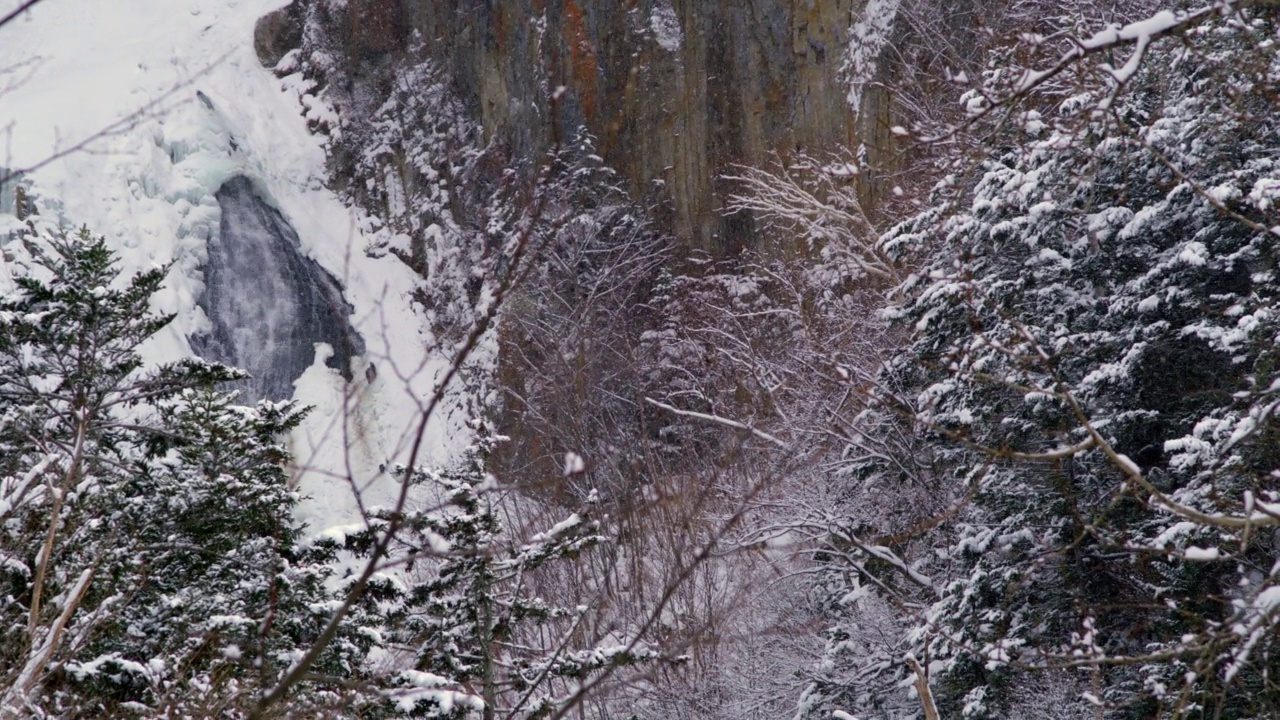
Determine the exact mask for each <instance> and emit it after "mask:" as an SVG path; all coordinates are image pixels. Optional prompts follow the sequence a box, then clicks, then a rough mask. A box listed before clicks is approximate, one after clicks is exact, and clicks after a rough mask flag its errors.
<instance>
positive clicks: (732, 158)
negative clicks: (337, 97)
mask: <svg viewBox="0 0 1280 720" xmlns="http://www.w3.org/2000/svg"><path fill="white" fill-rule="evenodd" d="M863 4H864V0H740V1H737V2H731V3H730V2H707V1H706V0H509V1H508V0H504V1H503V2H494V1H493V0H349V1H348V2H346V3H342V4H338V3H329V2H326V0H295V5H293V6H290V7H289V8H285V9H282V10H280V11H277V13H276V14H274V15H272V16H268V18H264V21H263V22H262V23H260V26H259V38H258V44H259V46H260V47H270V48H273V49H272V51H271V52H269V53H264V54H263V60H264V62H266V63H268V64H272V62H273V58H274V57H277V56H278V55H279V49H278V46H279V45H280V43H281V42H282V40H281V38H284V39H285V41H287V39H288V38H289V37H291V35H298V36H300V35H302V33H295V32H294V31H292V30H290V29H289V28H290V27H291V26H290V25H289V24H288V23H287V22H283V21H284V20H287V19H288V18H290V17H292V18H301V17H308V18H310V19H311V22H312V23H313V25H312V27H310V28H309V33H307V36H308V37H309V38H312V39H314V38H317V37H323V38H324V39H325V41H326V42H328V43H330V46H329V47H326V48H325V52H326V54H327V56H329V57H331V58H332V60H333V62H334V63H335V64H336V66H337V68H338V69H339V74H340V75H341V76H342V81H343V83H344V87H342V88H341V89H340V92H342V93H343V94H345V95H346V96H347V97H349V98H350V99H351V100H352V103H353V104H355V105H358V104H359V102H360V98H361V97H385V96H386V91H387V88H386V87H382V88H374V87H370V85H371V84H376V83H378V82H381V83H384V84H386V83H390V82H392V81H393V78H394V76H395V73H394V69H395V68H396V67H397V65H398V64H401V63H409V62H420V61H421V60H422V59H423V58H422V57H421V55H422V54H426V55H427V58H426V59H429V60H431V61H433V62H434V63H435V64H436V65H437V66H439V67H440V68H442V69H443V70H444V72H445V73H446V74H448V75H449V76H450V78H451V79H452V82H453V84H454V86H455V89H456V91H457V93H458V94H459V96H460V97H461V98H462V99H463V101H464V102H465V103H466V104H467V106H468V107H469V108H470V110H471V112H472V113H473V114H474V116H475V117H477V118H479V120H480V121H481V123H482V125H483V128H484V133H485V136H486V139H489V140H497V141H499V142H502V143H503V144H505V145H506V146H508V147H510V148H511V150H512V151H513V152H514V153H515V154H516V155H517V156H525V157H528V156H530V155H531V154H535V153H537V152H539V151H540V150H543V149H545V148H547V147H548V146H549V145H550V144H551V142H552V141H553V138H555V137H560V138H564V139H566V140H567V139H570V138H567V137H565V136H566V134H567V133H569V132H572V131H574V130H576V129H577V128H578V127H585V128H587V130H589V131H590V132H591V133H592V134H593V135H594V136H595V138H596V147H597V148H598V149H599V154H600V155H601V156H602V157H603V158H604V160H605V162H606V163H607V164H608V165H609V166H610V167H613V168H614V169H615V170H617V171H619V172H620V173H621V174H622V175H623V177H625V178H626V181H627V183H628V185H629V188H628V189H629V190H630V193H631V195H632V197H633V198H635V199H637V200H638V201H641V202H646V203H648V204H650V205H652V206H654V207H655V208H657V212H658V215H659V216H660V217H659V219H660V220H662V221H663V224H664V225H666V226H668V227H669V228H670V230H671V231H673V233H674V234H675V235H676V236H677V237H679V238H680V239H681V240H682V241H683V243H684V244H686V245H687V246H688V247H689V248H690V249H697V250H705V251H708V252H711V253H712V254H714V255H723V254H727V253H731V252H733V251H734V250H735V249H736V248H739V247H742V246H746V245H751V244H753V243H754V234H755V231H754V228H753V224H752V221H751V219H750V218H749V217H735V216H727V217H726V216H725V215H724V212H723V207H724V203H725V198H726V196H727V195H728V194H729V193H731V192H732V190H733V189H732V186H731V185H730V183H729V181H727V180H725V179H723V176H724V175H725V174H726V173H731V172H732V170H733V167H734V166H735V165H738V164H744V165H761V164H766V163H768V162H769V161H770V160H771V159H772V156H773V155H774V154H777V155H778V156H781V157H783V158H785V157H787V156H789V155H791V154H793V153H794V152H795V151H796V150H804V151H807V152H809V153H815V154H821V153H824V152H826V151H830V150H834V149H836V148H840V147H845V148H847V147H854V146H856V145H857V143H858V141H859V140H860V139H861V138H862V136H868V137H869V136H870V135H871V134H873V133H872V131H873V130H874V128H875V127H878V126H879V125H884V124H885V122H884V118H879V117H875V118H872V117H868V118H863V119H861V120H859V119H858V118H857V117H855V114H854V111H853V110H852V108H851V107H850V105H849V103H848V101H847V97H848V94H849V93H848V87H847V84H846V83H845V82H844V79H843V78H842V64H843V60H844V57H845V49H846V48H847V46H848V43H849V41H850V29H851V27H852V25H853V23H854V21H855V20H856V19H857V14H858V12H859V11H860V10H861V9H862V5H863ZM299 8H301V9H299ZM388 69H390V70H391V71H392V72H386V70H388ZM329 80H334V78H329ZM559 87H563V88H565V92H564V93H563V94H562V95H560V99H559V100H553V99H552V98H553V97H555V96H556V93H555V90H556V88H559ZM880 105H883V103H881V104H874V103H869V104H868V106H869V107H872V108H879V107H880ZM886 107H887V106H886ZM864 114H866V113H864Z"/></svg>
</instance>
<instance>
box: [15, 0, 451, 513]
mask: <svg viewBox="0 0 1280 720" xmlns="http://www.w3.org/2000/svg"><path fill="white" fill-rule="evenodd" d="M18 4H19V3H18V2H17V1H16V0H0V14H6V13H7V12H8V11H9V10H11V9H12V8H14V7H16V6H17V5H18ZM283 4H284V3H283V2H282V1H281V0H220V1H213V2H211V1H210V0H129V1H128V2H103V0H44V2H41V3H40V4H39V5H37V6H36V7H35V8H33V9H32V10H30V11H29V12H28V13H27V14H26V15H25V16H24V17H22V18H20V19H19V20H17V21H16V22H15V23H12V24H10V25H8V26H6V27H4V28H0V167H7V168H26V167H31V166H33V165H35V164H37V163H40V162H42V161H43V160H45V159H47V158H49V157H50V156H51V155H54V154H55V153H58V152H60V151H65V150H68V149H70V148H73V147H74V146H76V145H77V144H78V143H80V142H81V141H83V140H84V139H85V138H90V137H92V136H94V134H95V133H98V132H99V131H100V130H102V129H103V128H107V127H111V126H112V125H113V123H118V121H120V120H121V119H122V118H129V117H130V116H131V115H133V114H135V113H137V112H138V110H139V109H140V108H149V109H148V110H146V111H145V112H144V113H143V114H142V115H141V116H140V117H137V118H135V119H133V120H128V121H126V122H124V123H122V124H117V126H116V131H115V132H112V133H110V134H108V135H107V136H105V137H100V138H98V139H96V140H93V141H92V142H90V143H89V144H88V145H87V146H86V147H84V148H83V149H81V150H78V151H75V152H71V153H69V154H68V155H67V156H66V157H64V158H61V159H58V160H56V161H54V162H51V163H49V164H47V165H45V166H43V167H41V168H39V169H38V170H36V171H35V172H34V173H33V174H32V175H31V178H32V179H33V182H34V190H35V192H36V193H37V194H38V195H39V196H40V197H41V198H42V199H43V200H42V205H43V214H44V215H45V216H46V217H47V216H49V215H50V214H56V215H57V216H58V217H60V219H61V220H62V221H64V222H66V223H68V224H74V225H77V226H78V225H80V224H87V225H88V226H89V227H90V228H91V229H92V230H93V232H94V233H95V234H102V235H106V236H107V238H108V239H109V240H110V241H111V242H112V244H113V246H114V247H116V248H117V249H118V250H119V251H120V252H121V254H122V264H123V267H124V269H125V271H126V272H127V273H132V272H133V271H136V270H139V269H142V268H146V267H151V266H153V265H154V264H158V263H160V264H162V263H173V269H172V271H171V272H170V274H169V278H168V282H167V287H166V290H165V291H164V293H163V294H162V295H161V296H160V297H158V298H157V301H156V304H157V309H158V310H161V311H165V312H176V313H177V314H178V319H177V321H175V323H174V324H173V325H172V326H171V328H170V330H169V331H168V333H167V334H166V335H165V336H164V337H161V338H158V339H156V341H155V342H153V343H152V344H151V345H150V346H149V347H148V348H147V353H148V356H149V359H154V360H169V359H174V358H177V357H181V356H184V355H187V354H189V353H190V346H189V344H188V342H187V337H188V336H189V335H190V334H192V333H194V332H197V331H199V330H200V329H202V328H203V327H204V326H205V325H207V322H208V321H207V319H206V318H205V316H204V313H203V312H202V311H201V310H200V309H199V308H198V307H197V306H196V298H197V297H199V294H200V291H201V288H202V285H201V279H200V271H199V267H200V265H201V263H202V262H203V260H204V253H205V244H206V241H207V238H208V237H209V234H210V233H216V232H217V230H218V215H219V211H218V206H217V203H216V201H215V200H214V197H213V194H214V192H215V191H216V190H217V188H218V186H219V185H221V184H222V182H223V181H224V180H226V179H227V178H229V177H231V176H232V175H233V174H236V173H242V174H246V175H249V176H250V177H252V178H254V179H255V180H256V181H257V183H258V185H260V186H261V187H262V188H264V189H265V191H266V193H267V194H268V195H269V199H270V200H271V201H272V202H274V203H275V204H276V205H277V206H278V207H279V209H280V210H281V211H282V213H283V214H284V215H285V217H286V218H287V219H288V220H289V221H290V222H291V223H292V225H293V226H294V228H295V229H296V230H297V232H298V235H299V237H300V238H301V241H302V245H303V247H304V249H305V250H306V252H308V253H309V254H310V255H311V256H312V257H314V258H315V259H316V260H317V261H318V262H320V263H321V264H322V265H323V266H324V267H325V268H327V269H328V270H329V271H330V272H331V273H332V274H333V275H334V276H335V277H337V278H338V279H339V280H340V281H341V282H342V284H343V285H344V286H345V292H346V298H347V300H348V302H350V303H351V304H352V305H353V306H354V307H355V310H356V311H355V315H354V316H353V317H352V320H353V323H354V324H355V325H356V328H357V330H359V331H360V333H361V334H362V335H363V336H364V338H365V341H366V344H367V346H368V353H367V359H366V361H367V362H368V363H372V364H373V365H374V366H375V369H376V378H375V379H374V380H372V381H371V382H368V381H366V380H365V377H366V373H365V372H364V370H365V369H366V367H367V366H360V367H357V368H355V369H356V373H355V376H356V378H357V383H356V386H355V387H352V388H345V387H344V383H343V381H342V379H341V378H340V377H338V376H337V374H336V373H334V372H333V371H331V370H329V369H327V368H325V367H324V366H323V363H322V360H323V357H321V358H318V360H317V362H316V364H315V365H314V366H313V367H312V368H311V369H310V370H309V371H308V372H307V373H306V374H305V375H304V376H303V377H302V379H301V380H300V381H299V382H298V384H297V389H298V392H297V395H296V397H297V398H298V399H300V400H302V401H303V402H305V403H307V404H312V405H315V406H316V411H315V412H314V413H313V414H312V416H311V418H310V419H309V421H308V423H307V424H306V426H305V427H303V428H301V429H300V431H299V432H298V433H297V435H296V437H295V438H294V450H295V453H296V454H297V457H298V460H299V463H300V466H301V467H300V471H299V473H300V474H299V482H300V483H301V486H302V488H303V490H304V491H305V492H306V493H307V494H309V495H310V496H311V499H309V500H308V501H306V502H305V503H304V505H303V507H302V508H301V510H300V513H301V515H302V519H303V520H305V521H307V522H308V523H310V525H311V527H312V528H313V530H322V529H324V528H327V527H330V526H332V525H341V524H346V523H350V522H352V521H353V520H355V519H357V517H358V513H357V509H356V508H357V505H356V502H355V498H354V497H353V493H352V491H351V489H350V485H351V483H350V482H349V481H348V478H353V479H354V480H355V482H356V484H358V485H360V486H361V487H362V488H363V493H364V497H363V499H362V502H363V503H364V504H365V505H366V506H368V505H379V504H385V503H386V502H387V494H388V493H389V491H390V490H391V482H390V481H389V480H388V479H387V478H386V477H385V476H381V475H379V472H378V466H379V465H381V464H383V463H388V462H397V461H399V462H404V461H405V460H406V459H407V458H406V455H407V448H406V445H407V442H408V440H409V436H410V435H411V430H410V428H411V427H412V426H413V425H414V424H415V423H416V420H417V417H416V416H417V413H416V410H417V408H418V398H422V397H424V396H426V395H427V393H428V392H429V391H430V389H431V387H432V382H433V379H434V378H435V377H436V376H437V375H438V373H439V372H440V371H441V365H442V361H440V360H439V359H435V358H425V357H424V354H423V352H422V351H421V343H420V342H419V341H418V328H419V323H418V321H417V319H416V318H415V317H414V316H413V315H412V314H411V313H410V312H409V310H408V303H407V301H406V300H405V294H406V292H407V291H408V289H409V287H410V284H411V278H410V276H409V273H408V271H407V270H406V269H404V268H403V267H401V266H400V265H399V264H398V263H397V262H395V261H394V260H392V259H389V258H383V259H378V260H374V259H370V258H368V257H366V256H365V255H364V253H363V252H362V249H363V247H364V245H365V240H364V238H363V237H362V234H361V232H360V230H359V228H360V227H361V225H362V223H361V221H360V219H359V218H358V217H357V216H356V215H355V214H354V213H353V212H352V211H351V210H349V209H348V208H346V207H344V206H343V205H342V204H341V203H340V202H339V201H338V199H337V198H336V197H335V196H334V195H333V194H332V193H330V192H328V191H327V190H325V189H324V187H323V172H324V171H323V167H324V159H325V155H324V148H323V146H322V144H321V140H320V139H319V138H317V137H315V136H313V135H311V134H309V133H308V132H307V129H306V121H305V119H304V118H303V116H302V105H301V103H300V101H299V94H298V93H299V87H300V84H299V82H298V81H297V78H285V79H284V80H281V79H278V78H276V77H275V76H274V75H273V74H272V73H271V72H270V71H268V70H266V69H264V68H263V67H262V66H261V65H260V64H259V62H258V59H257V57H256V55H255V54H254V51H253V46H252V38H253V25H254V22H255V21H256V20H257V19H258V18H259V17H261V16H262V15H263V14H265V13H267V12H269V11H271V10H273V9H275V8H277V7H279V6H281V5H283ZM197 91H199V92H200V93H202V94H203V95H204V96H205V98H207V100H208V102H204V101H202V100H200V99H198V96H197ZM0 175H3V173H2V172H0ZM11 211H12V207H0V226H3V225H4V223H5V221H6V220H7V221H8V222H10V223H11V222H13V218H12V217H9V218H5V217H3V214H4V213H9V212H11ZM2 229H3V227H0V230H2ZM0 237H2V233H0ZM12 272H14V268H12V267H10V266H8V265H6V261H5V260H4V259H2V258H0V286H2V285H4V284H7V281H8V278H9V277H10V275H11V273H12ZM264 301H268V302H269V299H264ZM442 417H443V415H442ZM457 420H458V418H455V419H454V420H451V421H449V422H445V421H443V420H439V421H437V422H435V423H434V424H433V426H432V427H430V428H428V442H427V443H426V448H427V450H426V452H427V453H428V455H427V457H425V458H422V459H423V460H426V461H441V460H444V459H445V458H446V457H448V456H449V455H450V454H451V448H450V447H449V443H448V442H447V440H446V438H458V437H462V433H459V432H457V429H458V422H457Z"/></svg>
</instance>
